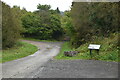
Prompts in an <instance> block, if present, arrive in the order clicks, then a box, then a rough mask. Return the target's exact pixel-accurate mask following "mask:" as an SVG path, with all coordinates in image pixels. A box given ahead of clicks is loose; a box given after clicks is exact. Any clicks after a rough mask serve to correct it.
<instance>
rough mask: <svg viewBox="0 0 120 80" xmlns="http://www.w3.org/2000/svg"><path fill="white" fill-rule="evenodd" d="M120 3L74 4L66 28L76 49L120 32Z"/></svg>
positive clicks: (66, 17) (68, 15) (68, 14)
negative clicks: (96, 39)
mask: <svg viewBox="0 0 120 80" xmlns="http://www.w3.org/2000/svg"><path fill="white" fill-rule="evenodd" d="M119 5H120V3H110V2H109V3H108V2H104V3H83V2H73V3H72V8H71V11H68V12H66V16H64V18H63V21H66V22H64V23H65V24H63V25H64V27H65V29H66V30H67V32H68V35H69V36H70V37H71V43H72V45H74V47H79V46H80V45H81V44H84V43H86V42H88V41H91V40H93V41H94V39H95V38H97V37H103V38H104V37H109V36H110V34H112V33H117V32H118V31H119V30H118V29H119V23H120V21H119V17H120V15H119V12H120V6H119Z"/></svg>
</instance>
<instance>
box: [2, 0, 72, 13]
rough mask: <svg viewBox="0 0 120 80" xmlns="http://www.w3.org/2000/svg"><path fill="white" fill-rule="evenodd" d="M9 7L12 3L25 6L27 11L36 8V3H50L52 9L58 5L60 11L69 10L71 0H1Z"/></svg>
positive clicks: (21, 6)
mask: <svg viewBox="0 0 120 80" xmlns="http://www.w3.org/2000/svg"><path fill="white" fill-rule="evenodd" d="M1 1H3V2H5V3H7V4H8V5H10V6H11V7H12V6H13V5H17V6H20V8H23V7H24V8H26V10H28V11H34V10H37V5H38V4H39V3H40V4H42V5H43V4H48V5H51V8H52V9H56V8H57V7H59V9H60V11H65V10H70V6H71V5H72V1H73V0H1Z"/></svg>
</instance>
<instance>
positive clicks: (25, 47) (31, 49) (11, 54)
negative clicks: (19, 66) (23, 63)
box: [0, 42, 38, 63]
mask: <svg viewBox="0 0 120 80" xmlns="http://www.w3.org/2000/svg"><path fill="white" fill-rule="evenodd" d="M37 50H38V49H37V47H36V46H34V45H32V44H29V43H26V42H17V44H16V45H15V46H14V47H12V48H8V49H6V50H3V51H2V53H1V52H0V54H2V61H1V59H0V62H3V63H4V62H7V61H12V60H15V59H19V58H22V57H26V56H28V55H31V54H33V53H35V52H36V51H37Z"/></svg>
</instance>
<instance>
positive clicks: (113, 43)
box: [55, 33, 120, 62]
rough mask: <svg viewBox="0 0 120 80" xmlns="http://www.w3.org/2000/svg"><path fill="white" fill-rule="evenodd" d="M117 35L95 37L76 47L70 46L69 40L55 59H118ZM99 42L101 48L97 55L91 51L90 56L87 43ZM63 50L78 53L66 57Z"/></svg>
mask: <svg viewBox="0 0 120 80" xmlns="http://www.w3.org/2000/svg"><path fill="white" fill-rule="evenodd" d="M118 35H120V34H117V33H115V34H111V35H110V37H109V38H102V37H99V38H98V37H97V38H95V39H94V40H93V41H90V42H87V43H85V44H82V45H81V46H80V47H78V48H77V49H74V48H71V47H70V46H71V45H70V42H65V43H64V44H63V45H62V47H61V50H60V53H59V54H58V55H57V56H56V57H55V59H68V60H71V59H87V60H104V61H116V62H118V61H119V58H120V56H119V49H120V47H119V45H118ZM91 43H92V44H100V45H101V48H100V51H99V55H97V53H96V51H94V50H93V51H92V58H91V56H90V52H89V49H88V46H89V44H91ZM64 51H80V53H79V54H77V55H76V56H73V57H67V56H65V55H64Z"/></svg>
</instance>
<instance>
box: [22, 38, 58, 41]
mask: <svg viewBox="0 0 120 80" xmlns="http://www.w3.org/2000/svg"><path fill="white" fill-rule="evenodd" d="M22 39H23V40H31V41H41V42H58V41H56V40H39V39H35V38H22Z"/></svg>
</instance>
